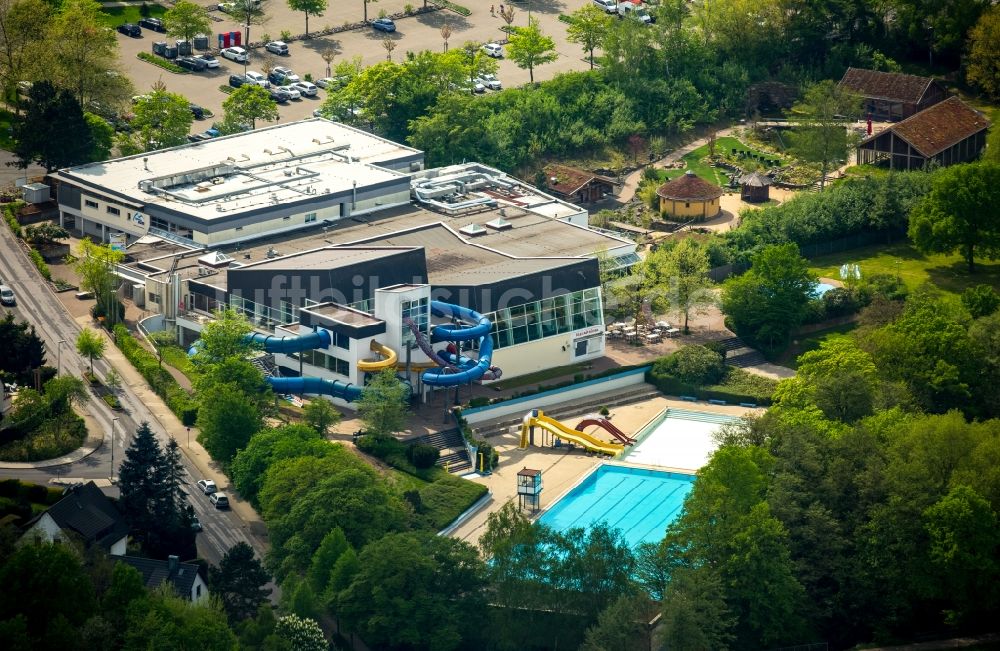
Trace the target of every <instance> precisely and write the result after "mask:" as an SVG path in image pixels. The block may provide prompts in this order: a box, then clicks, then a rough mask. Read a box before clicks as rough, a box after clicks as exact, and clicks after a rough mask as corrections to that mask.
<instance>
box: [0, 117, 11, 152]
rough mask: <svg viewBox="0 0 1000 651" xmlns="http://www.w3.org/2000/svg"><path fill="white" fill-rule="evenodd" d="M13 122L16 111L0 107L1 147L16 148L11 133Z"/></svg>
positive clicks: (9, 149)
mask: <svg viewBox="0 0 1000 651" xmlns="http://www.w3.org/2000/svg"><path fill="white" fill-rule="evenodd" d="M13 124H14V113H13V112H11V111H7V110H3V109H0V149H6V150H7V151H11V150H12V149H13V148H14V139H13V137H12V135H11V128H12V126H13Z"/></svg>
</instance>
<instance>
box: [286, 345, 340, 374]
mask: <svg viewBox="0 0 1000 651" xmlns="http://www.w3.org/2000/svg"><path fill="white" fill-rule="evenodd" d="M289 357H291V358H292V359H301V360H302V363H303V364H309V365H310V366H315V367H317V368H325V369H326V370H328V371H331V372H333V373H336V374H337V375H343V376H344V377H349V376H350V373H351V365H350V364H349V363H348V362H347V360H346V359H340V358H339V357H334V356H333V355H327V354H326V353H323V352H320V351H318V350H304V351H302V352H301V353H292V354H290V355H289Z"/></svg>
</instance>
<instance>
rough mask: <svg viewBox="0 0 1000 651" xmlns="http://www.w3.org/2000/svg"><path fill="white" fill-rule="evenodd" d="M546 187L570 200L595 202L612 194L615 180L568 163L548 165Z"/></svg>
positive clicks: (545, 170) (546, 168)
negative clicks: (570, 165)
mask: <svg viewBox="0 0 1000 651" xmlns="http://www.w3.org/2000/svg"><path fill="white" fill-rule="evenodd" d="M543 171H544V173H545V189H546V190H548V191H549V192H551V193H552V194H554V195H556V196H557V197H561V198H563V199H566V200H568V201H577V202H580V203H593V202H595V201H600V200H601V199H603V198H604V196H605V195H607V194H611V192H612V191H613V190H614V187H615V180H614V179H612V178H610V177H607V176H602V175H600V174H593V173H591V172H587V171H585V170H581V169H578V168H576V167H569V166H567V165H556V164H551V165H546V166H545V169H544V170H543Z"/></svg>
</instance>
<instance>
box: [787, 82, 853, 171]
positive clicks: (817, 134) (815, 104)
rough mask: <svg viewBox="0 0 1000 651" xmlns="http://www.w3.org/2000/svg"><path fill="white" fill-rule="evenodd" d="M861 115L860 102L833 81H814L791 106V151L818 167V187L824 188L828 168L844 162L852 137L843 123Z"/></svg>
mask: <svg viewBox="0 0 1000 651" xmlns="http://www.w3.org/2000/svg"><path fill="white" fill-rule="evenodd" d="M860 112H861V99H860V98H859V97H858V96H857V95H854V94H852V93H851V92H850V91H847V90H845V89H843V88H842V87H840V86H838V85H837V84H836V83H834V82H833V81H829V80H826V81H821V82H817V83H815V84H813V85H811V86H809V87H807V88H806V89H805V92H804V93H803V96H802V101H800V102H799V103H797V104H796V105H795V106H794V107H792V118H793V119H794V121H795V128H794V129H793V131H792V133H791V134H789V138H790V141H791V146H790V150H791V152H792V153H793V154H794V155H795V156H797V157H798V158H801V159H802V160H804V161H807V162H809V163H815V164H817V165H819V167H820V177H819V187H820V190H823V189H824V188H825V187H826V176H827V174H828V173H829V171H830V168H831V166H834V165H836V164H837V163H839V162H840V161H845V160H847V156H848V154H849V153H850V150H851V148H852V147H853V146H854V140H855V138H854V137H853V136H852V135H851V134H850V133H849V132H848V130H847V122H846V121H845V119H846V120H850V119H852V118H853V117H854V116H856V115H859V114H860Z"/></svg>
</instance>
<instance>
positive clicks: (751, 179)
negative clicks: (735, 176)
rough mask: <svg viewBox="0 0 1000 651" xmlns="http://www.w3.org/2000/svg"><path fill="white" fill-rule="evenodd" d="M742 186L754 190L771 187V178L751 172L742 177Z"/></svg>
mask: <svg viewBox="0 0 1000 651" xmlns="http://www.w3.org/2000/svg"><path fill="white" fill-rule="evenodd" d="M740 184H742V185H749V186H750V187H754V188H763V187H764V186H768V185H771V178H770V177H769V176H767V175H765V174H761V173H760V172H750V173H749V174H744V175H743V176H741V177H740Z"/></svg>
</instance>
